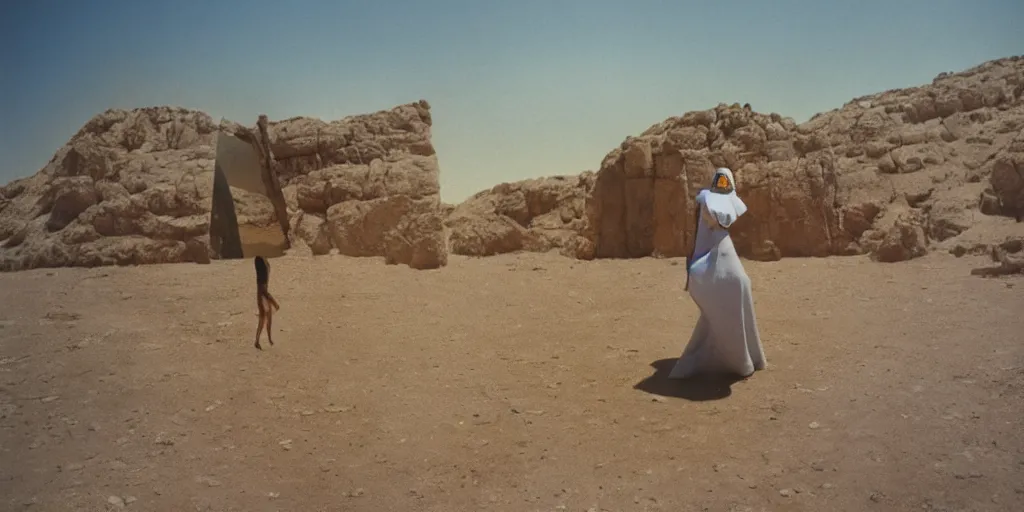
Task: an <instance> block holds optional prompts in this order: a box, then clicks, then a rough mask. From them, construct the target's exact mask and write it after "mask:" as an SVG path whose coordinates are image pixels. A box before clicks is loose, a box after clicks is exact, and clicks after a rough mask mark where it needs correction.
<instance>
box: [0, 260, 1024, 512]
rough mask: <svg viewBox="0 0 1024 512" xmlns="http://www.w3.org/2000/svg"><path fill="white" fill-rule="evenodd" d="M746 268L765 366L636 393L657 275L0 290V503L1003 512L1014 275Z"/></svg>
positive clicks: (277, 277)
mask: <svg viewBox="0 0 1024 512" xmlns="http://www.w3.org/2000/svg"><path fill="white" fill-rule="evenodd" d="M984 263H986V262H985V261H984V260H974V259H971V257H965V258H963V259H956V258H953V257H952V256H948V255H944V254H933V255H930V256H928V257H925V258H922V259H918V260H914V261H911V262H907V263H900V264H888V265H887V264H878V263H872V262H870V261H868V260H867V259H865V258H862V257H855V258H829V259H788V260H783V261H781V262H776V263H755V262H746V265H747V270H748V272H749V273H750V275H751V278H752V280H753V282H754V287H755V299H756V305H757V308H758V314H759V322H760V327H761V332H762V336H763V339H764V343H765V349H766V351H767V355H768V360H769V365H770V368H769V369H768V370H766V371H765V372H762V373H759V374H757V375H756V376H755V377H754V378H752V379H750V380H748V381H744V382H740V383H734V384H732V385H729V384H728V383H721V382H719V383H695V384H680V383H671V382H669V381H666V380H665V379H664V374H665V373H666V372H667V370H668V368H670V367H671V364H672V362H673V359H674V358H675V357H677V356H678V355H679V353H680V352H681V350H682V348H683V344H684V343H685V341H686V340H687V337H688V335H689V332H690V329H691V327H692V325H693V323H694V322H695V320H696V308H695V307H694V306H693V304H692V302H690V300H689V298H688V297H687V296H686V295H685V292H684V291H683V267H682V265H681V264H680V261H679V260H658V259H643V260H632V261H594V262H581V261H575V260H570V259H565V258H561V257H558V256H554V255H538V254H517V255H506V256H499V257H492V258H486V259H469V258H462V257H453V258H452V261H451V264H450V266H449V267H448V268H445V269H442V270H439V271H414V270H410V269H408V268H406V267H403V266H386V265H384V264H383V263H382V261H381V260H379V259H352V258H345V257H340V256H324V257H319V258H299V257H292V256H289V257H285V258H279V259H275V260H273V267H272V284H271V290H272V291H273V292H274V294H275V296H276V297H277V298H278V300H279V301H280V302H281V305H282V310H281V311H280V313H279V314H278V315H276V316H275V319H274V322H275V325H274V327H275V332H276V336H275V342H276V343H277V344H276V345H275V346H273V347H270V346H268V345H267V344H266V342H264V345H265V350H264V351H263V352H258V351H256V350H255V349H254V348H253V347H252V341H253V340H252V337H253V334H254V331H255V322H256V318H255V303H254V298H253V288H254V275H253V270H252V261H251V260H245V261H219V262H214V263H213V264H212V265H193V264H176V265H156V266H147V267H132V268H94V269H66V268H65V269H39V270H33V271H27V272H20V273H11V274H3V275H0V304H2V305H3V309H2V311H0V339H2V342H0V357H2V358H0V386H2V388H0V443H2V448H0V449H2V452H0V457H2V464H0V508H3V509H5V510H31V511H43V510H46V511H51V510H52V511H57V510H60V511H64V510H108V509H111V510H113V509H125V510H146V511H187V510H199V511H203V510H235V511H270V510H283V511H312V510H336V511H389V510H396V511H397V510H403V511H404V510H409V511H464V510H496V511H506V510H507V511H533V510H543V511H549V510H550V511H553V510H578V511H588V510H593V511H598V510H607V511H628V510H638V511H639V510H665V511H686V510H710V511H719V510H720V511H745V510H749V511H757V510H787V511H825V510H836V511H860V510H933V511H938V510H950V511H953V510H976V511H984V510H992V511H996V510H999V511H1008V510H1022V509H1024V427H1022V421H1024V280H1022V279H1020V278H1019V277H1018V278H1005V279H982V278H978V277H972V276H970V275H969V271H970V269H971V268H972V267H973V266H976V265H979V264H984Z"/></svg>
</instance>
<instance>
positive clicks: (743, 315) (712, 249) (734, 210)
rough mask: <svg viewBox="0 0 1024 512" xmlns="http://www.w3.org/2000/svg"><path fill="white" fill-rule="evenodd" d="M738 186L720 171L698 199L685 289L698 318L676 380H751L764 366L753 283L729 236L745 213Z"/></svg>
mask: <svg viewBox="0 0 1024 512" xmlns="http://www.w3.org/2000/svg"><path fill="white" fill-rule="evenodd" d="M735 183H736V181H735V179H734V178H733V175H732V171H730V170H729V169H726V168H720V169H717V170H715V176H714V178H713V179H712V182H711V188H710V189H705V190H701V192H700V194H698V195H697V205H698V206H697V231H696V235H697V238H696V241H695V243H694V246H693V253H692V254H691V255H690V258H689V260H688V261H687V269H686V272H687V274H686V288H687V290H688V291H689V292H690V297H692V298H693V301H694V302H695V303H696V304H697V307H699V308H700V318H699V319H698V320H697V325H696V326H695V327H694V329H693V334H692V335H691V337H690V341H689V343H688V344H687V345H686V348H685V349H684V350H683V355H682V356H680V357H679V360H678V361H677V362H676V365H675V368H673V369H672V372H671V373H670V374H669V378H672V379H685V378H687V377H691V376H693V375H696V374H698V373H726V374H736V375H738V376H741V377H749V376H750V375H753V373H754V372H755V371H756V370H762V369H764V367H765V364H766V362H765V357H764V350H763V349H762V347H761V337H760V335H759V334H758V331H757V321H756V319H755V317H754V299H753V296H752V295H751V292H750V278H749V277H747V273H746V272H745V271H744V270H743V264H742V263H741V262H740V259H739V256H737V255H736V247H735V246H733V243H732V238H730V237H729V227H730V226H732V224H733V223H734V222H736V219H738V218H739V217H740V216H741V215H743V214H744V213H745V212H746V211H747V205H745V204H744V203H743V201H742V200H741V199H740V198H739V196H737V195H736V189H735Z"/></svg>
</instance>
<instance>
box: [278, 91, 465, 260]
mask: <svg viewBox="0 0 1024 512" xmlns="http://www.w3.org/2000/svg"><path fill="white" fill-rule="evenodd" d="M431 123H432V120H431V116H430V106H429V105H428V104H427V102H425V101H420V102H418V103H413V104H409V105H402V106H399V107H396V108H394V109H392V110H390V111H387V112H378V113H376V114H370V115H363V116H354V117H350V118H346V119H343V120H341V121H335V122H333V123H325V122H322V121H319V120H316V119H309V118H293V119H288V120H285V121H279V122H276V123H270V124H269V126H268V131H269V133H270V149H271V151H272V152H273V154H274V157H275V159H276V160H275V166H276V167H275V169H276V174H277V176H278V178H279V179H280V181H281V184H282V188H283V190H284V196H285V202H286V204H287V208H288V210H289V214H290V215H293V214H296V213H299V212H301V220H300V221H299V222H298V223H297V224H296V230H295V233H294V235H295V236H297V237H300V238H301V239H302V241H303V242H304V243H305V245H308V246H309V247H310V249H311V250H312V251H313V253H314V254H322V253H327V252H329V251H330V249H331V248H336V249H338V252H339V253H340V254H345V255H349V256H384V258H385V260H386V261H387V262H389V263H402V264H406V265H409V266H411V267H413V268H420V269H429V268H438V267H441V266H444V265H446V264H447V261H448V250H447V246H446V245H445V234H444V226H443V222H442V221H443V215H442V211H441V200H440V183H439V181H438V180H439V177H440V171H439V168H438V164H437V155H436V153H435V152H434V147H433V144H432V143H431V140H430V127H431Z"/></svg>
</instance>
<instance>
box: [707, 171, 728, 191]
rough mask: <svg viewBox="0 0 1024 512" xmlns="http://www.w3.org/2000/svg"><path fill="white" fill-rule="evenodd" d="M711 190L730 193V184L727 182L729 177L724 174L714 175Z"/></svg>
mask: <svg viewBox="0 0 1024 512" xmlns="http://www.w3.org/2000/svg"><path fill="white" fill-rule="evenodd" d="M711 189H712V190H714V191H715V192H721V193H728V192H732V183H730V182H729V177H728V176H726V175H725V174H721V173H720V174H716V175H715V183H714V184H713V185H712V186H711Z"/></svg>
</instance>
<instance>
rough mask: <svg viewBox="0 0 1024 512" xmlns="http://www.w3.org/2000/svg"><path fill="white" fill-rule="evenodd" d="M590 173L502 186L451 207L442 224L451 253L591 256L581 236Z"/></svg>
mask: <svg viewBox="0 0 1024 512" xmlns="http://www.w3.org/2000/svg"><path fill="white" fill-rule="evenodd" d="M593 187H594V174H593V173H592V172H585V173H583V174H580V175H579V176H555V177H550V178H540V179H532V180H524V181H519V182H515V183H502V184H500V185H497V186H495V187H494V188H492V189H490V190H485V191H483V192H479V193H477V194H475V195H473V197H471V198H469V199H467V200H466V201H464V202H463V203H462V204H460V205H458V206H455V207H452V208H450V210H449V211H448V213H447V217H446V221H445V224H446V226H447V227H448V229H449V232H450V234H449V239H448V243H449V246H450V248H451V251H452V252H453V253H455V254H462V255H467V256H490V255H494V254H502V253H507V252H515V251H520V250H525V251H534V252H546V251H550V250H557V251H559V252H560V253H561V254H564V255H566V256H570V257H573V258H579V259H591V258H593V256H594V251H593V244H592V243H591V242H590V241H589V240H587V239H586V238H585V237H584V236H583V235H582V233H583V232H584V231H585V223H586V200H587V197H588V196H589V194H590V192H591V190H592V189H593Z"/></svg>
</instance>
